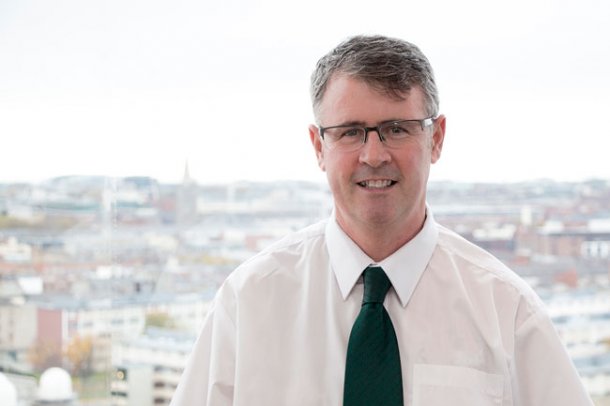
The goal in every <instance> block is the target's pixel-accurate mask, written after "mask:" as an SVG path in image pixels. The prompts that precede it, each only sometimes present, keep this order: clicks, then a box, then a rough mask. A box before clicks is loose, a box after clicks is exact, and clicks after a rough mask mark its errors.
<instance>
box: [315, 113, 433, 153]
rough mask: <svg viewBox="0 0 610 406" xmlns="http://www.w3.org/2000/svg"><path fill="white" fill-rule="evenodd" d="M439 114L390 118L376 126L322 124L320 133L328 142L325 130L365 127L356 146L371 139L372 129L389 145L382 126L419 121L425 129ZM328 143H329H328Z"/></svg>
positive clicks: (319, 128) (319, 129)
mask: <svg viewBox="0 0 610 406" xmlns="http://www.w3.org/2000/svg"><path fill="white" fill-rule="evenodd" d="M438 117H439V116H438V115H437V116H430V117H426V118H422V119H421V120H417V119H408V120H389V121H384V122H382V123H379V124H377V125H376V126H373V127H366V126H364V125H356V124H353V125H352V124H343V125H333V126H329V127H322V126H321V125H317V127H318V131H319V134H320V138H322V140H324V141H325V144H327V143H326V139H325V138H324V131H326V130H330V129H333V128H350V127H351V128H358V129H363V130H364V138H363V139H362V143H361V144H359V146H358V147H357V148H356V149H358V148H360V147H362V146H363V145H364V144H366V142H367V141H368V139H369V132H370V131H375V132H376V133H377V136H378V137H379V141H381V142H382V143H383V144H384V145H386V146H387V145H388V144H387V143H386V139H385V137H384V136H383V135H382V134H381V131H380V127H382V126H386V125H389V124H398V123H404V122H417V123H419V125H420V126H421V129H422V131H424V130H425V129H426V128H428V127H430V126H431V125H433V124H434V123H435V122H436V120H438ZM327 145H328V144H327Z"/></svg>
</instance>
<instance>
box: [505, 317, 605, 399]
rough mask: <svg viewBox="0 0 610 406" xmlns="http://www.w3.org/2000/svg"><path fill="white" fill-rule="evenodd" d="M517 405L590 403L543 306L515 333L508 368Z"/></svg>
mask: <svg viewBox="0 0 610 406" xmlns="http://www.w3.org/2000/svg"><path fill="white" fill-rule="evenodd" d="M512 374H513V376H512V381H513V388H514V390H513V395H514V397H515V399H514V404H515V405H518V406H543V405H544V406H548V405H553V406H593V402H592V401H591V399H590V397H589V396H588V394H587V392H586V390H585V388H584V386H583V384H582V382H581V380H580V377H579V376H578V372H577V371H576V368H575V367H574V364H573V363H572V361H571V360H570V357H569V356H568V353H567V351H566V349H565V347H564V346H563V343H562V342H561V340H560V338H559V335H558V334H557V332H556V330H555V327H554V326H553V324H552V322H551V320H550V318H549V317H548V315H547V314H546V312H545V311H544V310H543V309H538V310H537V311H535V312H534V313H532V314H531V315H530V316H529V317H528V318H527V319H526V320H525V321H524V322H523V324H521V325H520V326H519V327H518V328H517V330H516V333H515V352H514V363H513V370H512Z"/></svg>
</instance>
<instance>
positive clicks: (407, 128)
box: [318, 117, 436, 151]
mask: <svg viewBox="0 0 610 406" xmlns="http://www.w3.org/2000/svg"><path fill="white" fill-rule="evenodd" d="M435 121H436V118H433V117H428V118H424V119H423V120H396V121H386V122H385V123H381V124H379V125H377V126H375V127H364V126H360V125H336V126H332V127H322V126H318V129H319V130H320V137H321V138H322V139H323V140H324V143H325V144H326V146H327V147H328V148H329V149H336V150H340V151H355V150H357V149H358V148H360V147H361V146H363V145H364V144H365V143H366V140H367V139H368V137H369V132H370V131H376V132H377V135H378V136H379V140H380V141H381V142H383V143H384V144H385V145H386V146H387V147H388V148H400V147H402V146H403V145H404V144H406V143H407V142H408V141H409V140H411V139H413V138H415V137H417V136H419V135H421V134H422V133H423V132H424V131H425V129H426V128H427V127H429V126H431V125H432V124H434V122H435Z"/></svg>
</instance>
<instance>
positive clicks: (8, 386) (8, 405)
mask: <svg viewBox="0 0 610 406" xmlns="http://www.w3.org/2000/svg"><path fill="white" fill-rule="evenodd" d="M0 399H2V405H3V406H17V389H15V385H13V383H12V382H11V381H9V380H8V378H7V377H6V376H5V375H4V374H3V373H1V372H0Z"/></svg>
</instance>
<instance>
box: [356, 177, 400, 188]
mask: <svg viewBox="0 0 610 406" xmlns="http://www.w3.org/2000/svg"><path fill="white" fill-rule="evenodd" d="M395 183H396V181H394V180H390V179H376V180H365V181H362V182H358V185H360V186H362V187H365V188H369V189H383V188H387V187H390V186H392V185H394V184H395Z"/></svg>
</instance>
